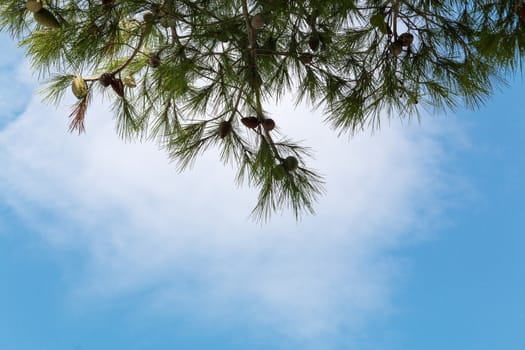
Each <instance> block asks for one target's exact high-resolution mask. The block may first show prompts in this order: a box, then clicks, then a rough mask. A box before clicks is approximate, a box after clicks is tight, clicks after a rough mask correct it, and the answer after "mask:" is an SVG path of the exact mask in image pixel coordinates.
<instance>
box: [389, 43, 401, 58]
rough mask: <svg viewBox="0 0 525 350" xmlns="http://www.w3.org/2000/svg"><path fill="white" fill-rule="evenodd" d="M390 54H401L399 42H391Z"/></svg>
mask: <svg viewBox="0 0 525 350" xmlns="http://www.w3.org/2000/svg"><path fill="white" fill-rule="evenodd" d="M390 52H391V53H392V55H394V56H399V55H400V54H401V52H403V44H401V43H400V42H399V41H395V42H393V43H392V44H390Z"/></svg>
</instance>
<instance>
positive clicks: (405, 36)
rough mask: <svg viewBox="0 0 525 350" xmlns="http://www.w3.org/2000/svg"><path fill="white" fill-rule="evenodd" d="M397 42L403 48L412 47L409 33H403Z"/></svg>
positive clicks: (412, 37)
mask: <svg viewBox="0 0 525 350" xmlns="http://www.w3.org/2000/svg"><path fill="white" fill-rule="evenodd" d="M397 40H398V41H399V42H400V43H401V45H403V46H410V45H412V42H413V41H414V36H413V35H412V34H410V33H403V34H401V35H400V36H399V37H398V38H397Z"/></svg>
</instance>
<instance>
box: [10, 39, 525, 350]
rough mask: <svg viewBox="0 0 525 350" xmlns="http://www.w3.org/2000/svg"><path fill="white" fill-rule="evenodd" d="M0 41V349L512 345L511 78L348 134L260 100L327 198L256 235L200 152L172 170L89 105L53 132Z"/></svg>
mask: <svg viewBox="0 0 525 350" xmlns="http://www.w3.org/2000/svg"><path fill="white" fill-rule="evenodd" d="M0 51H1V52H2V54H1V56H0V82H1V84H0V349H17V350H33V349H54V350H66V349H68V350H70V349H71V350H90V349H97V350H101V349H128V350H146V349H174V348H177V349H189V350H193V349H212V348H213V349H291V350H293V349H349V348H352V349H370V350H372V349H378V350H379V349H381V350H390V349H392V350H397V349H425V350H433V349H436V350H437V349H444V348H446V349H462V350H468V349H476V350H484V349H487V350H488V349H506V350H525V300H524V297H525V254H524V253H525V237H524V234H523V232H524V231H525V215H523V212H524V210H525V181H524V179H523V174H524V172H525V153H524V151H523V150H524V149H525V147H524V146H525V139H524V137H523V135H525V118H524V117H525V116H524V113H523V110H522V105H521V103H522V100H523V95H524V92H525V85H524V83H523V82H522V81H521V80H520V79H516V80H511V84H510V86H509V87H508V88H504V89H502V90H501V91H498V92H497V93H496V94H495V96H494V98H492V99H491V100H490V101H489V102H488V103H487V104H486V106H484V107H483V108H482V109H480V110H478V111H466V110H461V109H460V110H458V111H456V112H454V113H448V114H447V115H443V114H442V115H432V116H431V115H426V116H424V118H423V119H422V120H421V123H418V122H417V121H415V120H412V121H408V122H407V121H405V122H399V121H397V120H392V121H391V122H390V123H388V122H386V121H385V122H384V123H383V128H382V129H381V130H379V131H376V132H374V133H371V132H363V133H362V134H359V135H357V136H356V137H353V138H350V137H347V136H342V137H339V138H337V137H336V134H335V133H334V132H333V131H331V130H330V129H329V128H328V127H327V126H325V125H323V124H322V123H321V122H320V120H321V119H322V117H321V116H320V115H319V113H318V112H311V111H309V110H308V109H306V108H304V107H300V108H298V109H297V110H294V109H293V107H292V105H291V104H290V103H286V102H285V103H283V105H281V106H276V107H275V108H273V109H272V110H271V111H272V113H273V116H274V119H275V120H276V122H277V124H278V126H279V127H280V128H281V129H282V130H283V132H284V133H285V134H288V135H290V136H291V137H293V138H295V139H299V140H305V144H306V145H309V146H311V147H312V148H313V149H314V150H315V160H312V161H311V162H310V165H311V166H313V167H315V168H317V169H319V170H320V171H321V172H322V173H323V174H325V177H326V181H327V194H326V195H325V196H323V197H322V198H321V199H320V201H319V203H317V205H316V211H317V214H316V215H314V216H305V217H304V218H303V219H302V220H301V221H299V222H296V221H295V220H294V218H293V217H292V215H290V213H288V212H285V213H283V214H282V215H280V214H278V215H274V217H273V219H272V221H271V222H270V223H268V224H265V225H262V226H261V225H258V224H256V223H254V222H253V221H250V219H249V218H248V214H249V211H250V209H251V207H252V206H253V205H254V203H255V198H256V197H255V196H256V192H255V191H254V190H253V189H250V188H248V187H241V188H238V187H236V185H235V184H234V181H233V174H234V172H233V170H232V169H231V168H229V167H224V166H223V165H222V164H221V163H220V162H219V161H218V156H217V154H216V153H215V152H213V151H212V152H209V154H206V156H205V157H203V159H201V160H200V161H198V162H197V164H196V166H195V167H194V168H193V169H191V170H189V171H186V172H184V173H182V174H178V173H177V172H176V170H175V165H174V164H170V163H169V162H168V160H167V159H166V156H165V154H163V153H162V151H159V150H158V149H157V147H156V145H154V144H150V143H143V144H140V143H125V142H123V141H121V140H119V139H118V138H117V137H116V136H115V132H114V125H113V120H112V114H111V112H109V108H108V106H107V105H104V104H103V103H97V104H95V105H93V106H92V108H91V109H90V111H89V112H88V116H87V125H86V126H87V134H85V135H82V136H78V135H72V134H69V133H68V132H67V127H68V120H67V115H68V114H69V108H70V105H71V103H72V102H73V98H72V97H71V96H68V97H67V98H66V100H65V101H64V102H63V103H62V104H61V105H60V106H59V107H57V108H55V107H54V106H47V105H44V104H42V103H41V96H39V95H38V94H37V93H36V90H37V89H38V83H37V81H36V78H34V77H33V76H32V75H31V73H30V69H29V68H28V64H27V62H26V60H25V59H24V56H23V52H22V51H21V50H20V49H18V48H16V45H15V44H13V43H12V42H11V41H10V39H9V38H7V37H6V36H5V35H1V36H0Z"/></svg>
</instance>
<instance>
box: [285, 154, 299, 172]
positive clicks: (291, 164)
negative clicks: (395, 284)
mask: <svg viewBox="0 0 525 350" xmlns="http://www.w3.org/2000/svg"><path fill="white" fill-rule="evenodd" d="M283 165H284V167H285V169H286V170H287V171H294V170H296V169H297V168H298V167H299V161H298V160H297V158H295V157H294V156H288V157H286V159H285V160H284V162H283Z"/></svg>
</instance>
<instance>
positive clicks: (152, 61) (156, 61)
mask: <svg viewBox="0 0 525 350" xmlns="http://www.w3.org/2000/svg"><path fill="white" fill-rule="evenodd" d="M161 63H162V61H161V59H160V56H159V55H158V54H155V55H153V56H150V57H149V58H148V64H149V66H150V67H152V68H157V67H158V66H160V64H161Z"/></svg>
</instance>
